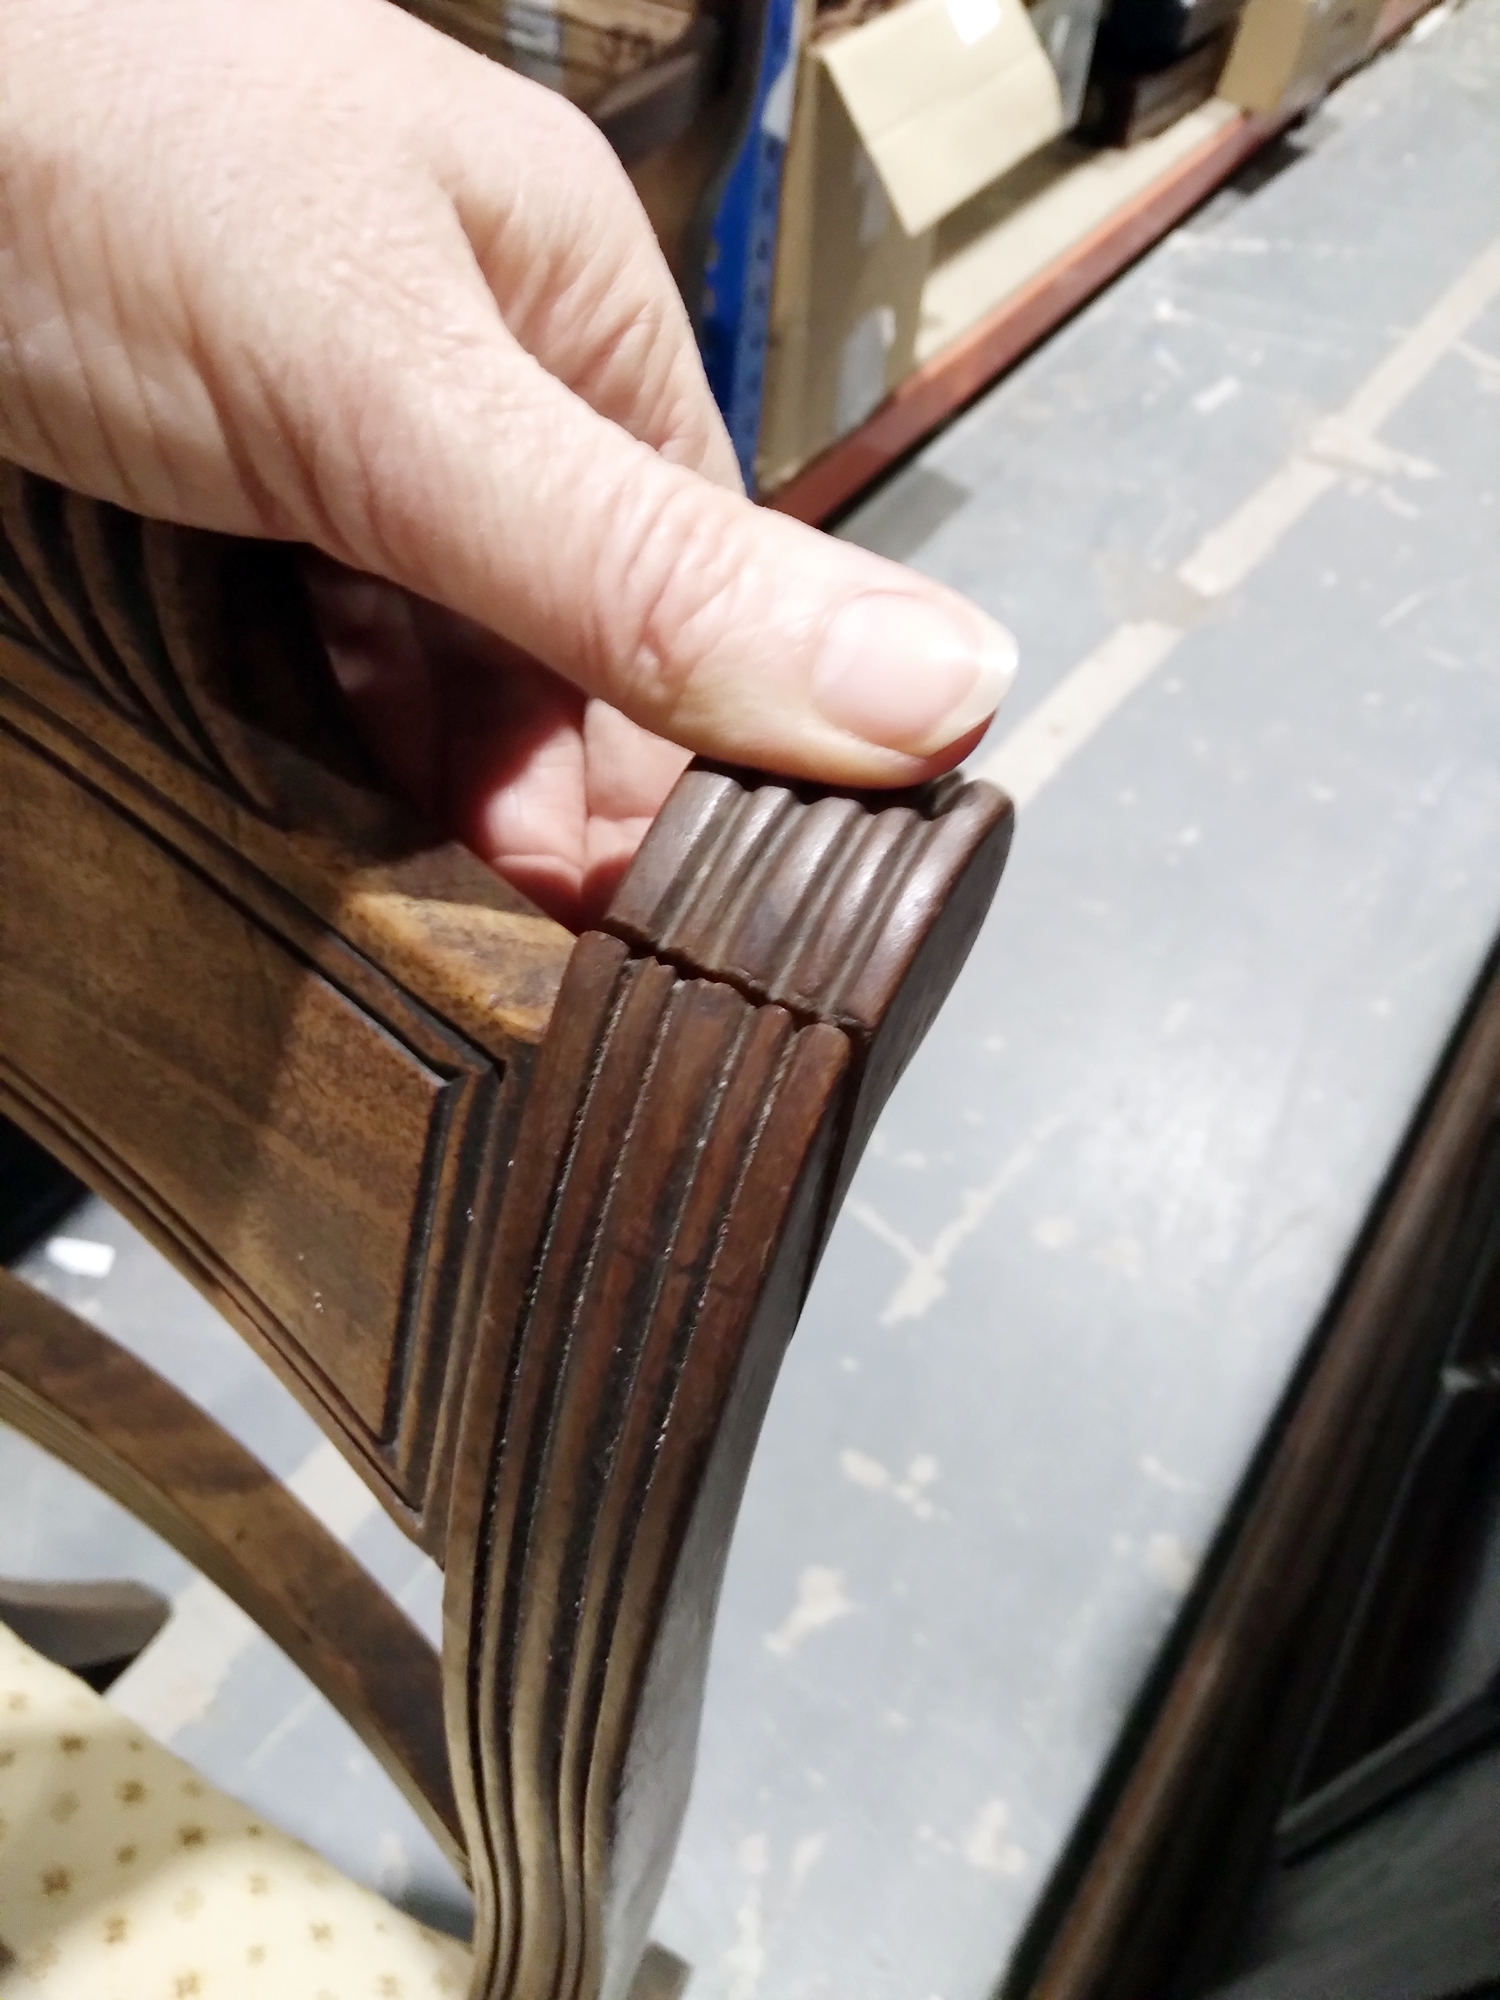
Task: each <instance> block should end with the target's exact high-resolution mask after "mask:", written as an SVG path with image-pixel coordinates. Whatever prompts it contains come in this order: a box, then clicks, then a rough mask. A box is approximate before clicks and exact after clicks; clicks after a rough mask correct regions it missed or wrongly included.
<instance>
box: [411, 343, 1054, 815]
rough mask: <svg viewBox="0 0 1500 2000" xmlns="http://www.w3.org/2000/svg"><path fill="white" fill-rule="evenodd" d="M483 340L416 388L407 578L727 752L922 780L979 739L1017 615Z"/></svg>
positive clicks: (626, 710)
mask: <svg viewBox="0 0 1500 2000" xmlns="http://www.w3.org/2000/svg"><path fill="white" fill-rule="evenodd" d="M486 346H487V352H486V353H485V355H484V356H483V357H480V356H477V355H476V354H475V352H474V350H473V349H472V348H470V349H469V351H468V353H467V357H466V367H465V373H464V380H463V385H462V390H461V392H460V393H458V394H456V395H444V394H442V393H441V392H439V393H436V394H433V393H431V392H432V391H433V390H437V389H438V388H439V385H437V384H435V383H434V382H433V379H432V377H431V375H430V374H428V375H427V376H426V377H425V378H418V379H422V380H424V389H423V394H422V403H423V407H422V410H421V411H420V412H414V411H413V410H412V409H411V406H410V403H409V402H408V404H407V409H406V411H405V415H406V416H407V418H408V422H407V424H406V425H405V426H403V429H404V431H405V439H404V442H405V443H406V444H407V445H408V446H409V447H411V450H410V453H409V455H403V473H402V477H401V479H400V481H399V485H400V494H398V495H393V496H389V498H390V499H391V502H392V504H393V506H394V508H395V511H396V512H397V513H398V514H399V513H400V512H401V511H402V506H403V496H408V497H407V499H406V503H405V504H407V505H408V506H409V505H410V504H411V496H425V502H426V504H425V505H422V506H420V508H419V514H420V518H419V519H414V518H408V519H407V520H406V521H405V522H404V523H400V522H393V521H390V520H388V521H387V522H386V523H385V528H386V532H385V533H384V534H383V535H382V537H381V540H382V543H383V547H384V551H385V553H386V555H387V559H388V561H389V560H390V559H391V558H392V556H393V555H394V554H395V553H396V552H398V551H399V552H401V553H402V554H404V555H405V556H406V557H407V560H404V561H398V562H397V568H398V569H399V571H400V573H399V574H394V580H395V581H398V582H401V583H404V584H405V585H407V586H408V587H409V588H412V589H415V590H417V591H419V592H420V593H421V594H422V595H423V596H426V597H430V598H434V599H436V600H438V601H439V602H441V603H444V604H447V605H448V606H450V607H451V608H452V609H454V610H457V611H460V612H463V613H465V614H466V615H468V616H469V617H471V618H474V619H476V620H478V621H479V622H480V623H482V624H484V625H486V626H488V627H489V628H490V629H491V630H492V631H495V632H498V633H500V634H501V635H502V636H503V637H504V638H506V639H508V640H510V641H512V642H513V643H514V644H516V645H519V646H521V647H523V648H524V649H525V650H526V651H527V652H528V653H531V654H532V655H534V656H535V657H536V658H537V659H539V660H541V661H543V662H544V663H545V664H546V665H547V666H549V667H551V668H552V669H553V670H554V671H555V672H557V673H559V674H561V675H562V676H564V677H565V678H566V679H567V680H569V681H571V682H572V683H573V684H574V685H575V686H577V687H578V688H580V689H581V690H582V691H583V692H584V693H585V694H587V695H593V696H598V697H599V698H601V699H602V700H604V701H606V702H608V703H609V704H610V705H611V706H612V707H614V708H616V709H618V710H620V711H621V712H622V713H623V714H625V715H626V716H628V717H629V718H630V719H631V720H632V721H633V722H636V723H639V724H640V725H641V726H642V727H644V728H645V729H648V730H650V731H651V732H652V733H653V734H655V735H658V736H664V737H667V738H670V739H671V740H672V741H673V742H676V743H679V744H681V745H683V746H684V747H685V748H688V749H691V750H695V751H699V752H703V753H706V754H708V755H711V756H714V757H720V758H724V759H726V760H729V761H733V762H738V763H749V764H757V765H763V766H768V767H770V768H772V769H775V770H779V771H783V772H786V773H788V774H790V775H794V776H803V777H816V778H821V779H824V780H829V781H834V782H837V783H843V784H851V785H904V784H910V783H915V782H917V781H919V780H921V779H923V778H925V777H927V776H930V775H931V774H933V773H934V772H935V771H938V770H942V769H945V768H946V767H947V766H948V765H950V764H952V763H954V762H956V761H957V759H958V757H959V756H961V755H962V754H963V753H964V751H965V750H967V749H968V747H969V746H970V744H971V743H972V742H973V741H974V740H975V739H976V738H977V736H978V734H979V732H980V731H981V729H982V728H983V726H984V724H985V723H986V722H987V721H988V719H989V717H990V715H991V714H992V713H993V712H994V709H995V707H996V705H997V704H998V702H999V701H1000V699H1001V697H1002V696H1003V694H1004V693H1005V690H1006V689H1007V687H1008V686H1009V684H1010V681H1011V679H1012V677H1013V674H1014V670H1015V644H1014V641H1013V640H1012V639H1011V637H1010V635H1009V633H1008V632H1006V631H1005V629H1004V628H1003V627H1002V626H1000V625H997V624H995V623H994V622H993V621H992V620H991V619H989V618H987V617H986V616H985V615H984V614H983V613H982V612H980V611H978V610H976V609H975V607H974V606H972V605H971V604H969V603H967V602H966V601H965V600H964V599H963V598H961V597H959V596H957V595H956V594H955V593H953V592H951V591H947V590H944V589H942V588H941V587H940V586H938V585H936V584H933V583H930V582H928V581H927V580H926V579H924V578H922V577H919V576H917V575H916V574H914V573H913V572H911V571H909V570H906V569H903V568H902V567H901V566H900V565H898V564H896V563H893V562H888V561H886V560H885V559H884V558H882V557H879V556H875V555H871V554H869V553H868V552H867V551H865V550H862V549H858V548H855V547H853V546H851V545H850V544H848V543H845V542H838V541H834V540H833V539H832V538H830V537H829V536H826V535H823V534H820V533H819V532H818V531H816V530H815V529H811V528H807V527H804V526H803V525H801V524H800V523H799V522H796V521H793V520H791V519H789V518H788V517H786V516H785V515H780V514H773V513H770V512H768V511H765V510H763V509H761V508H758V507H756V506H754V505H753V504H752V503H751V502H750V501H748V500H746V499H745V498H744V497H743V496H742V495H740V494H738V493H735V492H733V491H731V490H728V489H727V488H726V487H724V486H722V485H719V484H715V483H711V482H710V481H708V480H706V479H704V478H703V477H702V476H701V475H699V474H698V473H696V472H694V471H692V470H691V469H689V468H688V467H686V466H684V465H681V464H677V463H673V462H671V461H669V460H668V459H666V458H664V457H663V456H661V455H660V454H659V453H658V452H656V451H654V450H652V449H651V447H650V446H649V445H647V444H645V443H643V442H641V441H640V440H639V439H637V438H635V437H632V436H631V435H630V434H629V433H628V432H626V431H625V430H624V429H622V428H621V427H620V426H618V425H616V424H614V423H612V422H610V421H609V420H608V419H607V418H605V417H603V416H601V415H599V414H598V413H597V412H596V411H595V410H593V409H592V408H590V407H589V405H588V404H587V403H586V402H584V401H583V400H582V399H581V398H580V397H578V396H576V395H574V394H573V393H572V392H571V391H570V390H569V389H567V388H566V387H565V386H564V385H563V384H561V383H560V382H558V381H557V380H556V379H555V378H554V377H553V376H551V375H550V374H548V373H547V371H546V370H545V369H544V368H542V367H541V366H540V364H539V363H537V362H536V361H535V360H534V359H533V358H532V357H531V356H530V355H528V354H527V353H525V352H524V350H522V349H520V347H519V346H518V345H516V344H514V343H512V342H511V341H510V340H509V339H508V337H506V336H505V335H504V333H503V330H502V331H501V336H500V338H499V339H498V340H497V341H496V342H495V343H494V344H493V345H490V344H488V343H487V344H486ZM486 376H488V377H489V378H490V379H489V382H488V384H486V383H485V381H484V379H483V378H484V377H486ZM410 380H411V378H410V377H409V378H408V382H410ZM455 386H456V385H455ZM413 417H415V419H416V421H415V422H412V421H411V419H412V418H413ZM476 440H493V442H483V443H479V442H476ZM414 461H415V462H414ZM389 462H390V460H389V458H388V459H387V463H389ZM439 496H440V497H439ZM382 511H384V510H382Z"/></svg>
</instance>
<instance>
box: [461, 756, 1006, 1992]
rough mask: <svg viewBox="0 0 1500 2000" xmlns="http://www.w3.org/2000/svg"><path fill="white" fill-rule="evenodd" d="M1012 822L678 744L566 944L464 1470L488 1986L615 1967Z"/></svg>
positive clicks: (997, 813)
mask: <svg viewBox="0 0 1500 2000" xmlns="http://www.w3.org/2000/svg"><path fill="white" fill-rule="evenodd" d="M1008 838H1009V810H1008V807H1007V805H1006V803H1005V801H1003V800H1002V799H1001V798H1000V796H999V795H998V794H996V793H994V792H992V791H990V790H988V788H984V787H973V786H971V787H963V786H960V785H950V786H946V787H944V788H942V789H941V790H939V791H936V792H929V793H927V794H919V795H916V796H915V797H913V796H909V795H908V796H903V797H898V798H897V799H896V800H895V801H894V802H892V803H889V804H887V803H885V802H884V801H881V800H880V799H879V798H878V796H876V797H872V798H869V799H861V798H857V797H847V796H832V797H830V796H826V795H823V796H820V795H818V794H816V793H808V794H803V795H799V793H798V792H796V791H793V790H790V789H789V788H787V787H785V786H780V785H776V784H773V783H770V782H768V781H763V780H759V779H755V778H752V777H750V776H748V775H745V774H735V773H732V772H728V771H719V770H711V769H704V768H697V769H695V770H694V771H692V772H691V773H689V774H688V777H687V778H686V779H684V780H683V782H682V783H681V784H680V785H679V787H678V789H677V791H676V792H675V793H674V795H673V797H672V799H671V801H669V803H668V806H667V808H666V810H665V811H664V813H663V814H662V816H661V818H660V819H659V820H658V822H657V824H656V826H655V827H654V828H653V830H652V832H651V834H650V835H649V836H648V839H647V842H646V845H645V847H644V848H643V849H642V852H641V855H640V857H639V858H638V860H637V862H636V863H635V864H634V865H633V867H632V869H631V871H630V873H629V875H628V876H627V878H626V881H625V883H624V885H623V886H622V889H621V891H620V894H619V895H618V897H617V898H616V901H615V904H614V906H613V908H612V910H611V912H610V915H609V917H608V919H607V920H606V932H605V933H604V934H599V933H595V934H591V935H588V936H586V937H584V938H583V939H581V940H580V942H579V945H578V947H577V950H576V951H575V953H574V957H573V961H572V964H571V966H570V968H569V972H568V977H567V980H566V981H565V983H564V987H563V990H562V992H561V994H560V995H559V999H558V1007H557V1010H556V1012H555V1014H554V1024H553V1029H552V1032H551V1034H550V1035H549V1037H548V1041H547V1043H546V1045H545V1046H544V1049H543V1054H542V1061H541V1067H540V1069H539V1072H538V1076H537V1081H536V1086H535V1090H534V1095H533V1099H532V1103H531V1105H530V1106H529V1107H528V1113H527V1123H526V1125H525V1127H524V1128H523V1132H522V1139H521V1144H522V1150H523V1152H524V1153H525V1154H526V1156H527V1158H528V1160H529V1161H530V1162H531V1163H534V1165H535V1167H536V1169H537V1170H538V1173H539V1174H545V1176H546V1178H545V1181H543V1182H541V1183H540V1184H539V1185H538V1186H537V1187H536V1188H535V1189H534V1190H533V1193H532V1196H531V1199H530V1202H529V1203H528V1205H527V1206H526V1207H525V1209H524V1210H523V1209H521V1208H513V1209H512V1210H511V1211H510V1212H509V1215H508V1220H509V1222H510V1225H511V1234H510V1237H509V1239H508V1241H506V1242H505V1243H503V1244H502V1250H501V1258H500V1263H499V1271H500V1273H501V1274H502V1275H501V1277H500V1279H499V1288H500V1289H501V1290H502V1291H503V1292H505V1293H507V1294H509V1293H510V1291H511V1288H514V1293H515V1296H516V1299H517V1303H516V1304H515V1306H514V1308H513V1311H512V1315H511V1316H509V1317H508V1318H507V1321H506V1325H505V1332H504V1336H503V1338H502V1339H500V1340H499V1341H497V1342H496V1343H495V1345H494V1348H493V1349H492V1350H491V1365H490V1370H489V1371H487V1372H484V1373H482V1374H481V1375H479V1376H477V1377H476V1379H475V1380H474V1381H473V1382H471V1385H470V1394H469V1398H468V1402H467V1405H466V1417H465V1449H464V1451H463V1453H462V1454H461V1458H462V1460H463V1462H465V1463H467V1464H469V1465H471V1466H472V1467H474V1468H475V1475H474V1478H475V1483H474V1485H473V1487H472V1488H471V1489H470V1490H469V1491H468V1492H467V1493H465V1492H464V1491H462V1490H460V1492H459V1493H458V1494H456V1496H455V1519H457V1518H459V1517H461V1516H462V1515H464V1514H466V1513H468V1511H469V1509H470V1507H471V1506H472V1507H473V1509H474V1512H475V1514H476V1516H477V1517H478V1522H479V1528H478V1532H477V1534H476V1535H475V1537H474V1539H473V1541H472V1542H471V1543H470V1544H468V1545H467V1546H466V1547H465V1549H464V1550H462V1551H461V1552H456V1557H457V1559H456V1560H455V1561H454V1563H453V1565H452V1567H450V1571H449V1593H450V1594H449V1603H450V1616H451V1617H452V1618H453V1620H454V1621H455V1622H458V1621H459V1620H460V1619H461V1618H468V1620H469V1621H470V1622H469V1625H468V1630H469V1635H470V1637H469V1643H470V1648H471V1654H470V1662H471V1663H470V1668H469V1673H468V1678H467V1686H466V1691H465V1698H464V1702H463V1705H462V1708H461V1709H456V1710H455V1711H454V1712H453V1713H452V1715H451V1718H450V1730H451V1740H452V1742H453V1746H454V1760H455V1768H457V1769H463V1768H470V1769H472V1770H473V1772H474V1784H473V1790H472V1791H471V1792H468V1793H465V1792H464V1790H463V1788H462V1784H461V1791H460V1796H461V1799H462V1800H463V1803H464V1807H465V1811H466V1814H467V1815H472V1818H473V1821H474V1822H477V1825H478V1826H479V1827H480V1828H482V1834H481V1835H480V1838H481V1839H482V1842H483V1847H484V1851H485V1852H486V1853H487V1855H488V1856H489V1857H490V1858H491V1862H492V1867H493V1887H492V1891H491V1893H490V1895H489V1896H485V1895H481V1899H480V1901H481V1922H480V1928H479V1950H480V1952H481V1957H482V1963H483V1967H484V1977H485V1978H486V1979H488V1981H489V1985H488V1986H487V1987H485V1988H484V1989H483V1990H486V1991H492V1992H494V1993H496V1994H527V1995H530V1994H539V1995H540V1994H545V1995H548V1996H550V2000H590V1996H592V1995H594V1994H596V1993H601V1992H602V1993H603V1994H605V1995H615V1994H618V1993H621V1992H623V1990H624V1989H625V1987H626V1986H627V1985H628V1982H629V1978H630V1975H631V1972H632V1970H633V1967H634V1964H635V1961H636V1957H637V1955H638V1953H639V1949H640V1946H641V1944H642V1942H643V1940H644V1935H645V1925H646V1923H647V1921H648V1920H649V1916H650V1911H651V1909H652V1907H653V1906H654V1903H655V1900H656V1896H657V1894H658V1892H659V1890H660V1887H661V1883H662V1880H663V1879H664V1876H665V1871H666V1867H667V1864H668V1861H669V1859H670V1855H671V1852H672V1847H673V1844H674V1841H675V1837H676V1832H677V1828H678V1824H679V1822H680V1818H681V1814H682V1811H683V1808H684V1806H685V1803H686V1796H687V1787H688V1781H689V1778H690V1775H691V1769H692V1761H693V1750H694V1744H695V1741H696V1734H697V1715H698V1707H699V1701H700V1698H701V1691H702V1682H703V1675H704V1672H705V1668H706V1661H707V1650H708V1637H709V1632H710V1629H711V1625H712V1617H713V1611H714V1606H715V1603H716V1601H717V1595H718V1589H719V1583H720V1579H721V1576H722V1572H723V1564H724V1559H725V1555H726V1551H727V1545H728V1537H729V1531H730V1528H731V1525H732V1522H733V1518H734V1513H735V1510H736V1507H737V1505H738V1499H739V1494H740V1490H741V1486H742V1484H743V1480H744V1476H745V1473H746V1471H747V1469H748V1464H749V1458H750V1453H751V1450H752V1447H753V1443H754V1439H755V1437H756V1435H757V1433H758V1430H759V1426H760V1421H761V1418H762V1415H763V1412H764V1409H765V1405H766V1401H767V1399H768V1397H769V1394H770V1390H771V1386H772V1383H773V1381H774V1378H775V1374H776V1370H777V1367H778V1365H779V1362H780V1359H781V1355H782V1353H783V1351H784V1349H785V1346H786V1342H787V1340H788V1339H789V1337H790V1334H791V1330H792V1327H793V1325H794V1323H795V1320H796V1316H797V1312H798V1310H799V1308H800V1306H801V1302H802V1298H803V1296H804V1294H805V1290H806V1286H807V1283H808V1281H809V1278H810V1275H811V1272H812V1268H813V1265H814V1263H815V1260H816V1257H817V1253H818V1249H819V1247H820V1245H821V1242H822V1240H823V1238H824V1236H825V1234H826V1231H827V1228H828V1225H829V1223H830V1221H831V1219H832V1214H833V1212H834V1208H835V1206H836V1201H837V1196H838V1193H839V1192H840V1190H841V1189H842V1187H843V1185H844V1184H845V1182H846V1181H847V1178H848V1175H849V1173H850V1172H851V1171H852V1168H853V1165H854V1163H855V1159H856V1158H857V1155H858V1151H859V1149H860V1146H861V1145H862V1142H863V1136H864V1134H865V1133H866V1132H867V1130H868V1127H869V1123H870V1121H871V1120H872V1119H873V1117H874V1115H875V1112H876V1111H877V1110H878V1108H879V1104H880V1103H881V1102H883V1101H884V1098H885V1096H886V1095H887V1094H888V1092H889V1090H890V1088H891V1085H892V1084H893V1083H894V1081H895V1078H896V1077H897V1076H898V1075H899V1073H900V1070H901V1069H902V1067H903V1066H904V1064H905V1061H906V1059H907V1057H908V1056H909V1055H910V1053H911V1051H912V1049H913V1048H914V1047H915V1045H916V1042H917V1041H918V1040H919V1039H920V1036H921V1034H922V1032H923V1031H924V1030H925V1028H926V1025H927V1022H928V1020H929V1019H930V1017H931V1014H932V1012H933V1010H934V1009H935V1007H936V1005H937V1004H938V1001H939V1000H940V999H941V996H942V993H943V992H944V991H945V990H946V988H947V985H948V984H949V983H950V981H951V979H952V977H953V976H954V974H955V973H956V972H957V970H958V967H959V965H960V964H961V963H962V959H963V956H964V954H965V953H966V951H967V949H968V946H969V944H970V942H972V938H973V935H974V933H975V931H976V930H977V927H978V922H979V919H980V917H981V916H982V914H983V911H984V909H985V907H986V906H987V904H988V901H989V898H990V895H991V894H992V893H993V889H994V885H995V881H996V879H997V877H998V874H999V870H1000V866H1001V865H1002V863H1003V859H1004V854H1005V850H1006V846H1007V843H1008ZM502 1355H503V1357H504V1361H503V1365H502V1362H501V1359H500V1357H501V1356H502ZM480 1467H484V1468H487V1470H486V1471H485V1473H484V1476H483V1478H482V1480H481V1479H480V1477H479V1475H478V1468H480ZM476 1990H479V1989H478V1988H476Z"/></svg>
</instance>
